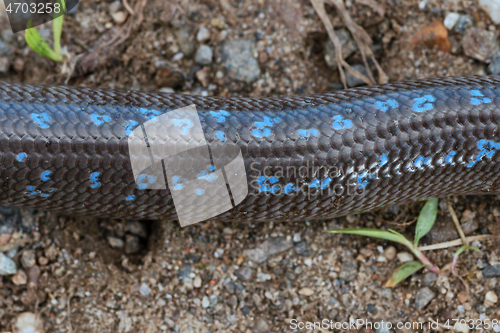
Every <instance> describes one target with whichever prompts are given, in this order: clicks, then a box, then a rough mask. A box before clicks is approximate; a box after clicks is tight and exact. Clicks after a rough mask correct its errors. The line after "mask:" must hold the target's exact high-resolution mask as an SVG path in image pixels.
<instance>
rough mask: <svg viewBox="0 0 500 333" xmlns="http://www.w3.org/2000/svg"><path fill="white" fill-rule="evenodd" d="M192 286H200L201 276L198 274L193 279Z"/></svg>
mask: <svg viewBox="0 0 500 333" xmlns="http://www.w3.org/2000/svg"><path fill="white" fill-rule="evenodd" d="M193 287H195V288H200V287H201V278H200V277H199V276H198V275H197V276H196V277H195V278H194V280H193Z"/></svg>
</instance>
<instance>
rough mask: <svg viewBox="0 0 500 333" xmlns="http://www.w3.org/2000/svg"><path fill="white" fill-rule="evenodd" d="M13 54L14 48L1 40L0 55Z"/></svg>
mask: <svg viewBox="0 0 500 333" xmlns="http://www.w3.org/2000/svg"><path fill="white" fill-rule="evenodd" d="M12 54H13V53H12V48H11V47H10V46H9V45H8V44H7V43H4V42H2V41H0V56H11V55H12Z"/></svg>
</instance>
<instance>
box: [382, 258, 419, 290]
mask: <svg viewBox="0 0 500 333" xmlns="http://www.w3.org/2000/svg"><path fill="white" fill-rule="evenodd" d="M422 267H424V264H423V263H421V262H420V261H410V262H407V263H406V264H404V265H403V266H401V267H399V268H398V269H397V270H395V271H394V273H392V276H391V278H390V279H389V280H388V281H387V282H386V283H385V285H384V288H391V287H394V286H396V285H397V284H398V283H400V282H401V281H403V280H404V279H406V278H407V277H408V276H410V275H412V274H413V273H415V272H416V271H418V270H419V269H421V268H422Z"/></svg>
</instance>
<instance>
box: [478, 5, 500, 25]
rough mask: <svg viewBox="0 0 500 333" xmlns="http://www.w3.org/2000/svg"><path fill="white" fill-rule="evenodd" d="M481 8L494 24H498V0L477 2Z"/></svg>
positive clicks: (499, 11)
mask: <svg viewBox="0 0 500 333" xmlns="http://www.w3.org/2000/svg"><path fill="white" fill-rule="evenodd" d="M479 7H481V8H482V9H483V10H484V11H485V12H486V14H488V15H489V16H490V18H491V20H492V21H493V22H494V23H495V24H500V0H479Z"/></svg>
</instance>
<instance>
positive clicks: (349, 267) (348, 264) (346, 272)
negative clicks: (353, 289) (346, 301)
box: [339, 258, 358, 282]
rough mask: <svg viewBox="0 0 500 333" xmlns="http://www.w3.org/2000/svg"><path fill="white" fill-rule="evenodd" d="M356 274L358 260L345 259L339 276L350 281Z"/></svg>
mask: <svg viewBox="0 0 500 333" xmlns="http://www.w3.org/2000/svg"><path fill="white" fill-rule="evenodd" d="M356 276H358V265H357V264H356V261H354V260H352V258H350V259H344V261H343V263H342V269H341V271H340V274H339V278H340V279H342V280H344V281H347V282H350V281H354V280H355V279H356Z"/></svg>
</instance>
